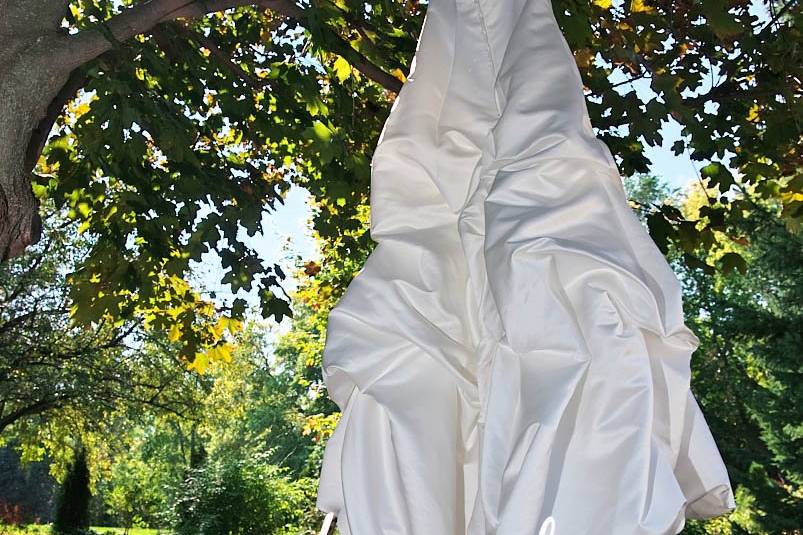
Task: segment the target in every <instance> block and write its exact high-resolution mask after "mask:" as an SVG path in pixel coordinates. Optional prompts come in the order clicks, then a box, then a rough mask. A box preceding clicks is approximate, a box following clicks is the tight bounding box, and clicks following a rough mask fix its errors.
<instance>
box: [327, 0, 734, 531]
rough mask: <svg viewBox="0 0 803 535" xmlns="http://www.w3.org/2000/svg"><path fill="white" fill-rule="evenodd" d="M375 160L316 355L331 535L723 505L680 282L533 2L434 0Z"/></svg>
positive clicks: (630, 523) (658, 524) (670, 519)
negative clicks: (361, 229)
mask: <svg viewBox="0 0 803 535" xmlns="http://www.w3.org/2000/svg"><path fill="white" fill-rule="evenodd" d="M372 172H373V175H372V188H371V236H372V237H373V239H374V240H376V241H377V242H378V245H377V247H376V249H375V250H374V252H373V253H372V254H371V255H370V257H369V258H368V261H367V262H366V264H365V267H364V268H363V270H362V271H360V272H359V274H358V275H357V276H356V278H355V279H354V281H353V282H352V283H351V285H350V286H349V288H348V290H347V291H346V293H345V295H344V297H343V298H342V299H341V301H340V302H339V304H338V305H337V306H336V307H335V308H334V310H332V312H331V314H330V316H329V324H328V332H327V340H326V348H325V351H324V356H323V371H324V378H325V381H326V385H327V387H328V392H329V395H330V397H331V398H332V399H333V400H334V401H335V402H336V403H337V404H338V405H339V406H340V408H341V409H342V411H343V412H342V417H341V420H340V422H339V424H338V426H337V428H336V430H335V433H334V434H333V436H332V437H331V438H330V439H329V441H328V443H327V446H326V452H325V456H324V462H323V469H322V473H321V480H320V486H319V489H318V501H317V506H318V508H319V509H321V510H322V511H327V512H334V513H335V514H336V515H337V517H338V527H339V529H340V532H341V533H342V534H343V535H391V534H392V535H464V534H468V535H531V534H532V535H535V534H537V533H538V532H539V530H540V529H541V526H542V525H544V522H546V521H547V519H549V518H551V519H553V520H554V528H555V529H554V533H556V534H558V535H637V534H638V535H648V534H649V535H664V534H674V533H678V532H679V531H680V530H681V529H682V527H683V525H684V521H685V518H706V517H711V516H715V515H719V514H722V513H725V512H727V511H729V510H730V509H732V508H733V507H734V500H733V494H732V491H731V487H730V482H729V480H728V474H727V472H726V470H725V467H724V464H723V462H722V460H721V458H720V454H719V451H718V450H717V447H716V445H715V443H714V440H713V438H712V436H711V434H710V432H709V430H708V427H707V425H706V422H705V420H704V419H703V415H702V413H701V412H700V409H699V407H698V405H697V403H696V402H695V400H694V397H693V396H692V394H691V391H690V390H689V375H690V372H689V361H690V356H691V353H692V352H693V351H694V349H695V348H696V346H697V343H698V341H697V339H696V338H695V336H694V334H692V333H691V331H689V329H688V328H686V327H685V326H684V323H683V312H682V306H681V293H680V287H679V284H678V280H677V278H676V277H675V275H674V273H673V272H672V271H671V269H670V267H669V266H668V265H667V262H666V260H665V259H664V257H663V256H662V255H661V253H660V252H659V250H658V249H657V248H656V246H655V244H654V243H653V242H652V241H651V239H650V238H649V236H648V234H647V233H646V232H645V230H644V228H643V227H642V226H641V224H640V223H639V221H638V219H637V217H636V216H635V215H634V214H633V213H632V211H631V209H630V208H629V206H628V203H627V200H626V198H625V195H624V192H623V189H622V185H621V180H620V177H619V174H618V171H617V168H616V165H615V162H614V160H613V159H612V157H611V155H610V153H609V151H608V149H607V147H606V146H605V145H604V144H603V143H602V142H601V141H599V140H598V139H597V138H596V136H595V135H594V132H593V130H592V128H591V123H590V121H589V118H588V113H587V110H586V106H585V101H584V97H583V93H582V89H581V80H580V76H579V73H578V70H577V67H576V65H575V63H574V60H573V57H572V54H571V52H570V50H569V48H568V46H567V44H566V42H565V40H564V38H563V35H562V34H561V32H560V29H559V28H558V26H557V23H556V21H555V18H554V16H553V13H552V9H551V5H550V2H549V0H432V1H431V3H430V6H429V9H428V13H427V17H426V20H425V23H424V29H423V32H422V35H421V38H420V40H419V44H418V51H417V53H416V58H415V62H414V66H413V68H412V72H411V74H410V77H409V80H408V81H407V83H406V84H405V86H404V88H403V89H402V91H401V94H400V95H399V97H398V99H397V100H396V102H395V104H394V107H393V110H392V112H391V114H390V117H389V118H388V120H387V123H386V125H385V128H384V131H383V133H382V136H381V139H380V142H379V145H378V147H377V149H376V153H375V155H374V158H373V170H372ZM553 520H549V522H550V523H551V522H552V521H553Z"/></svg>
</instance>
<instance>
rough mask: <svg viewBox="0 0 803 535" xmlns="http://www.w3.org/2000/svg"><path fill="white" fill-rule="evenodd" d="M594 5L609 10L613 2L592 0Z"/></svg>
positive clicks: (611, 0) (609, 0) (610, 0)
mask: <svg viewBox="0 0 803 535" xmlns="http://www.w3.org/2000/svg"><path fill="white" fill-rule="evenodd" d="M594 5H595V6H599V7H601V8H602V9H611V7H612V6H613V0H594Z"/></svg>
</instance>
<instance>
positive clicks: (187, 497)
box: [170, 454, 315, 535]
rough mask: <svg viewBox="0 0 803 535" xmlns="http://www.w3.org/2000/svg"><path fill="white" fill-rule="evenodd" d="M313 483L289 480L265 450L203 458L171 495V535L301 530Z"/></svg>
mask: <svg viewBox="0 0 803 535" xmlns="http://www.w3.org/2000/svg"><path fill="white" fill-rule="evenodd" d="M314 488H315V482H314V481H313V480H311V479H305V478H302V479H300V480H296V481H291V480H290V479H289V478H288V477H287V476H286V475H285V474H284V472H283V471H282V470H281V469H280V468H279V467H277V466H275V465H271V464H269V463H268V462H267V455H264V454H257V455H255V456H254V457H252V458H249V459H214V460H207V461H206V463H205V464H204V465H202V466H201V467H200V468H193V469H190V470H188V472H187V476H186V478H185V480H184V484H183V485H182V488H181V489H179V490H178V492H177V494H176V496H175V497H174V500H173V506H172V511H171V515H170V516H171V519H170V520H171V524H172V527H173V530H174V532H175V534H176V535H221V534H229V535H265V534H268V533H270V534H275V535H280V534H282V533H287V534H290V533H293V534H298V533H303V532H304V529H303V527H302V525H303V524H306V523H307V522H308V521H311V520H312V519H311V518H310V511H309V510H308V506H309V503H311V502H313V501H314V496H313V495H314Z"/></svg>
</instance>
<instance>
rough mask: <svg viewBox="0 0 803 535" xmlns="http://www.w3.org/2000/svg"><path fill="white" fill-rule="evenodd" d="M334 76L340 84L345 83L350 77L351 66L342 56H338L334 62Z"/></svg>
mask: <svg viewBox="0 0 803 535" xmlns="http://www.w3.org/2000/svg"><path fill="white" fill-rule="evenodd" d="M334 69H335V76H337V79H338V80H339V81H340V83H343V82H345V81H346V80H348V79H349V77H350V76H351V65H349V62H348V61H346V60H345V59H344V58H343V57H342V56H338V57H337V59H336V60H335V66H334Z"/></svg>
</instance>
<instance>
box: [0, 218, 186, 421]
mask: <svg viewBox="0 0 803 535" xmlns="http://www.w3.org/2000/svg"><path fill="white" fill-rule="evenodd" d="M47 223H48V225H47V229H48V233H47V238H46V239H45V240H44V241H43V242H41V243H40V244H38V246H37V247H36V248H34V249H32V250H31V251H29V252H28V253H27V254H26V255H25V256H24V257H21V258H19V259H16V260H15V261H13V262H10V263H5V264H2V265H0V434H2V433H4V432H5V431H6V430H8V428H9V426H12V425H13V424H20V425H22V424H23V423H25V422H27V423H30V422H31V421H32V420H34V419H36V418H42V419H44V420H49V419H51V418H50V416H49V413H52V412H57V411H60V416H61V418H62V419H64V418H66V416H67V414H68V412H69V411H70V410H72V411H73V412H76V413H77V414H84V415H86V418H84V419H85V420H100V421H103V420H105V419H106V418H104V417H103V416H102V415H101V414H100V413H101V412H105V413H109V412H112V411H114V410H117V409H119V408H121V407H136V408H142V407H144V406H149V407H152V408H154V409H157V410H162V411H167V412H174V413H181V412H183V411H186V410H187V409H188V407H190V406H191V405H192V403H193V400H192V398H191V397H189V396H188V395H187V389H186V388H185V386H186V384H185V383H186V381H187V380H188V378H189V374H188V373H187V371H186V366H185V364H183V363H182V362H180V361H179V360H178V359H176V357H175V356H172V357H171V356H169V355H165V353H164V352H157V351H149V350H148V347H149V345H148V344H151V347H152V345H153V344H154V343H155V341H156V339H155V338H152V337H149V336H148V335H147V333H145V331H144V330H143V328H142V325H141V324H137V323H136V322H126V323H124V324H118V325H113V324H109V323H106V322H100V323H99V324H98V325H96V326H94V327H92V328H87V327H77V326H74V325H73V324H72V321H71V318H70V307H71V301H70V299H69V283H68V273H69V272H70V271H71V270H72V269H73V268H74V266H75V264H76V263H79V262H81V260H82V258H83V256H84V255H85V254H87V252H88V251H89V249H90V247H91V245H90V244H88V243H87V242H86V241H84V240H81V239H76V238H75V237H74V236H73V235H71V233H70V231H69V227H68V226H67V227H65V226H64V224H63V222H62V221H60V220H59V219H58V217H56V216H55V215H51V217H50V218H48V220H47ZM164 343H165V344H166V345H169V342H168V341H167V340H165V341H164ZM90 412H91V413H90ZM20 430H21V429H17V431H20Z"/></svg>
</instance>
